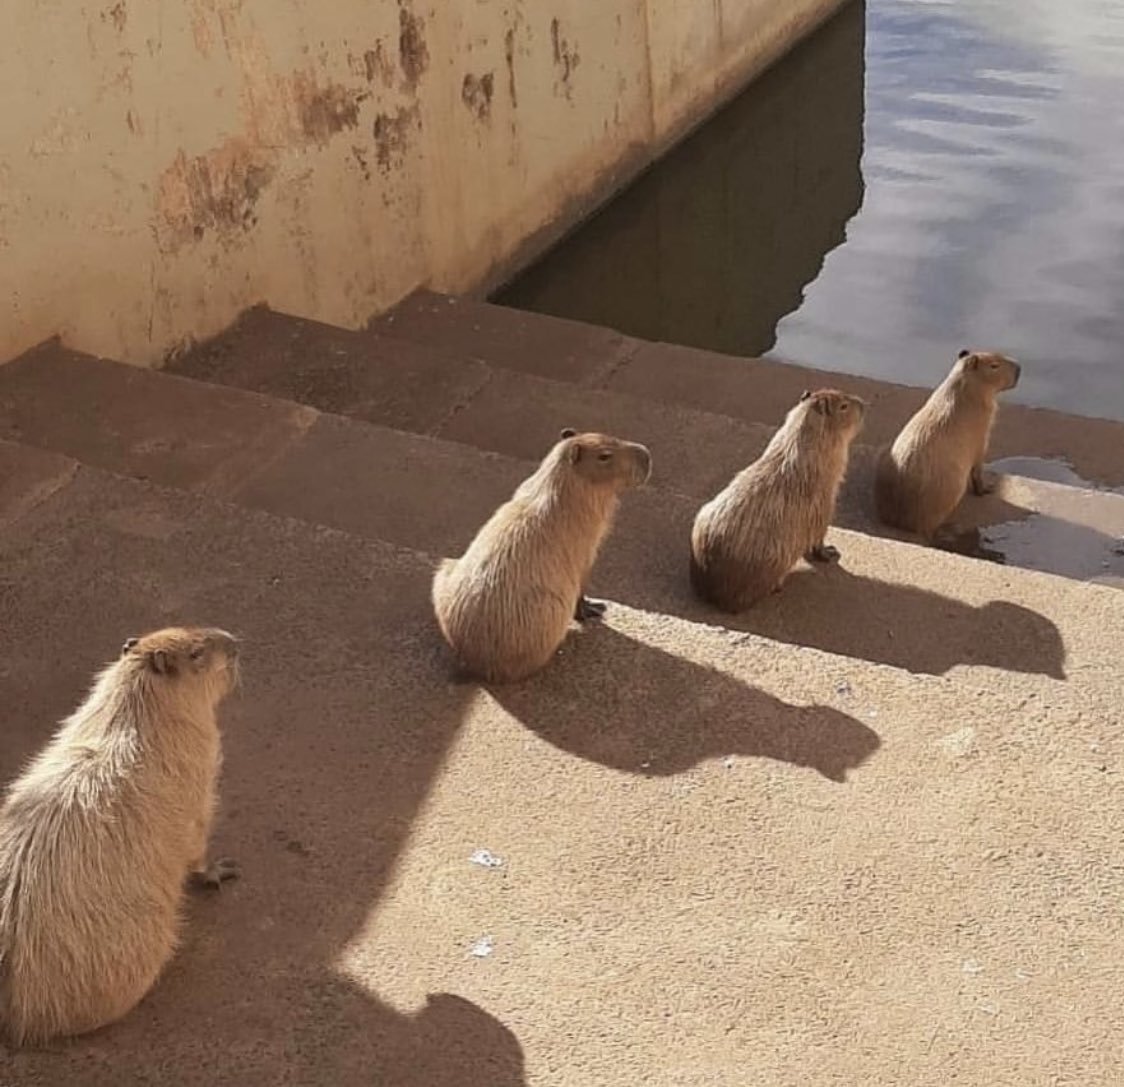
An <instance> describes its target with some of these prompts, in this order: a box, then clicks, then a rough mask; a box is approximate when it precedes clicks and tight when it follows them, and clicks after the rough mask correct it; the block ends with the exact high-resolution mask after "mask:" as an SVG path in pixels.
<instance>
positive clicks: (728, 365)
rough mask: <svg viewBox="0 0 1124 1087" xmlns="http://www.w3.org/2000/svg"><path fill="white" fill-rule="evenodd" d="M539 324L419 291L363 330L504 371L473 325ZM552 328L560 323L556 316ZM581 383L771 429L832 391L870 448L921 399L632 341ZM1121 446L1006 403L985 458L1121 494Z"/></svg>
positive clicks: (1071, 419) (1103, 426) (1049, 414)
mask: <svg viewBox="0 0 1124 1087" xmlns="http://www.w3.org/2000/svg"><path fill="white" fill-rule="evenodd" d="M484 314H486V315H487V316H484ZM427 315H428V317H427ZM542 319H543V318H541V317H540V316H539V315H537V314H530V313H522V312H519V311H517V310H508V309H505V308H504V307H501V306H490V305H488V304H487V303H482V302H476V301H472V300H468V299H456V300H454V301H450V300H449V299H448V298H447V297H445V296H443V295H438V294H434V293H431V292H427V291H417V292H415V293H414V294H413V295H410V296H409V297H408V298H406V299H404V300H403V301H402V302H400V303H399V304H398V306H396V307H394V308H393V309H391V310H390V311H389V312H388V313H386V314H384V315H383V316H382V317H381V318H379V319H377V320H375V321H373V322H371V324H370V326H369V327H370V328H371V329H372V331H374V332H376V333H377V334H379V335H380V336H394V337H400V338H402V339H404V340H407V341H409V342H412V343H415V344H421V343H424V344H426V345H428V346H430V347H434V348H436V349H438V350H441V349H451V348H453V345H459V347H458V348H457V349H459V350H460V352H461V353H462V354H464V355H467V356H469V357H472V358H475V359H478V360H479V361H483V362H495V363H496V365H504V366H510V365H511V364H512V363H511V361H510V360H505V361H502V362H501V361H499V360H495V359H492V358H491V357H490V356H489V353H488V339H486V338H484V337H481V336H478V335H477V334H476V333H475V332H474V328H475V326H476V325H478V324H481V325H482V324H484V323H485V322H487V323H488V325H489V327H490V328H491V329H492V332H491V338H493V339H494V338H495V336H496V335H497V334H498V329H499V328H501V327H503V325H504V324H505V323H506V324H507V325H508V327H510V328H511V329H513V330H514V329H518V328H520V327H521V326H523V325H526V324H532V323H534V322H537V321H539V320H542ZM551 320H552V321H556V322H562V318H557V317H555V318H551ZM563 323H564V322H563ZM575 323H576V322H575ZM963 346H965V345H964V344H961V343H950V344H949V352H948V357H947V358H934V359H933V360H932V368H933V381H932V384H933V385H934V386H935V385H937V384H938V383H939V382H940V381H941V380H943V378H944V377H945V375H946V374H947V372H948V368H949V367H950V366H951V365H952V361H953V358H954V356H955V354H956V351H957V350H959V348H961V347H963ZM968 346H972V345H968ZM534 372H535V373H537V374H539V375H540V376H550V377H552V378H555V379H556V380H560V381H572V380H575V379H576V376H575V375H573V374H572V373H571V371H570V368H569V367H568V366H559V367H558V368H557V369H555V370H553V371H549V373H548V371H547V370H546V369H545V367H543V365H542V364H541V362H540V363H539V364H537V365H536V369H535V371H534ZM588 383H589V384H592V385H593V386H595V387H597V388H604V389H607V390H609V391H613V392H619V393H626V394H631V395H634V396H639V397H644V398H646V399H651V400H660V401H664V402H666V403H671V404H678V405H680V406H681V407H685V408H692V409H695V410H698V411H703V412H714V413H720V414H723V415H729V416H733V417H735V418H738V419H742V420H743V421H746V422H751V423H767V424H770V425H774V426H775V425H776V422H777V421H778V420H780V419H782V418H783V417H784V413H785V412H786V411H787V410H788V409H789V408H790V407H791V406H792V405H793V403H795V401H796V399H797V397H799V395H800V393H801V392H802V391H803V390H804V389H806V388H818V387H820V386H823V385H833V386H838V387H841V388H844V389H847V390H849V391H851V392H854V393H856V394H858V395H859V396H862V397H863V398H864V399H867V400H868V401H870V403H871V405H872V410H871V412H870V413H869V416H868V419H867V424H866V427H865V428H864V435H863V442H864V444H867V445H872V446H878V445H880V444H882V443H884V442H886V441H889V440H890V439H892V438H893V436H894V435H895V434H896V433H897V432H898V430H899V429H900V428H901V426H902V425H903V424H904V423H905V421H906V420H907V419H908V418H909V416H910V415H911V414H912V413H913V412H914V411H916V410H917V408H918V407H919V406H920V405H921V404H922V403H923V402H924V400H925V398H926V397H927V396H928V393H929V390H923V389H918V388H913V387H910V386H905V385H895V384H892V383H889V382H881V381H874V380H871V379H870V378H863V377H855V376H851V375H848V374H840V373H832V372H829V371H825V370H814V369H811V368H809V367H805V366H799V365H796V364H795V363H788V362H778V361H774V360H771V359H769V360H766V359H747V358H740V357H736V356H732V355H721V354H717V353H715V352H712V351H702V350H698V349H695V348H691V347H682V346H679V345H676V344H665V343H647V342H642V341H637V348H636V350H635V351H634V352H633V353H632V354H630V355H628V357H627V358H625V359H624V360H623V361H621V362H619V363H618V364H617V365H615V366H614V365H612V363H611V361H609V360H606V369H605V370H603V371H602V372H600V373H599V374H598V375H597V376H595V377H594V378H592V379H590V380H589V382H588ZM1121 448H1124V424H1121V423H1117V422H1114V421H1112V420H1108V419H1090V418H1085V417H1079V416H1073V415H1067V414H1064V413H1062V412H1055V411H1048V410H1045V409H1042V408H1030V407H1025V406H1023V405H1020V404H1011V403H1007V404H1004V406H1003V408H1002V410H1001V411H1000V414H999V419H998V422H997V424H996V428H995V434H994V437H993V442H992V449H991V453H992V456H994V457H997V458H998V457H1008V456H1034V457H1047V458H1056V459H1062V460H1066V461H1068V462H1069V463H1070V464H1071V465H1072V467H1073V468H1074V470H1075V471H1076V472H1078V474H1079V475H1081V476H1082V477H1083V478H1084V479H1087V480H1090V481H1092V482H1094V483H1098V484H1107V485H1110V486H1120V485H1122V484H1124V460H1122V459H1121V457H1120V454H1119V450H1120V449H1121Z"/></svg>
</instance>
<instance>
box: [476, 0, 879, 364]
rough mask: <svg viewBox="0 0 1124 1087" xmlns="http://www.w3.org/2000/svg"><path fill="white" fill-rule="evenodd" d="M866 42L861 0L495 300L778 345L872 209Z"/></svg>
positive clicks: (707, 342) (675, 333) (642, 327)
mask: <svg viewBox="0 0 1124 1087" xmlns="http://www.w3.org/2000/svg"><path fill="white" fill-rule="evenodd" d="M863 40H864V5H863V4H862V3H855V4H851V5H849V6H848V7H847V8H845V9H844V10H843V11H842V12H840V14H839V15H837V16H836V17H835V18H833V19H832V20H831V21H830V22H829V23H828V24H827V25H825V26H824V27H823V28H822V29H821V30H820V31H818V32H817V33H816V34H815V35H814V37H812V38H810V39H809V40H808V41H807V42H806V43H805V44H804V45H802V46H801V47H800V48H799V49H797V50H796V51H795V52H794V53H792V54H790V55H789V56H788V57H787V58H785V59H784V60H783V61H781V62H780V63H779V64H778V65H776V66H775V67H774V68H772V69H771V70H770V71H768V72H767V73H765V75H764V76H762V77H761V78H760V79H759V80H757V81H756V82H755V83H754V84H753V85H752V86H751V87H750V88H749V90H748V91H746V92H745V93H743V94H742V95H741V96H740V97H739V98H738V99H737V100H736V101H734V102H733V103H732V104H731V105H730V106H729V107H727V108H726V109H725V110H724V111H723V112H722V113H720V114H719V115H718V116H716V117H715V118H713V119H712V120H711V121H710V122H708V124H707V125H706V126H705V128H703V129H701V130H700V131H699V132H697V133H696V134H695V135H694V136H692V137H691V138H690V139H689V140H687V141H685V142H684V143H683V144H681V145H680V146H679V147H678V148H676V149H675V150H673V151H672V152H671V153H670V154H669V155H668V156H667V157H666V158H664V159H663V160H662V161H661V162H660V163H659V164H658V165H657V167H656V168H655V169H653V170H652V171H650V172H649V173H648V174H646V175H645V176H644V177H642V178H641V179H640V180H639V181H638V182H637V183H636V184H635V185H634V186H632V188H631V189H629V190H628V191H627V192H626V193H624V194H623V195H622V196H620V197H619V198H618V199H617V200H616V201H614V202H613V203H612V204H610V205H609V206H608V207H606V208H605V209H604V210H603V211H601V212H600V213H599V214H598V215H597V216H596V217H595V218H594V219H592V220H591V221H590V222H588V223H587V224H586V225H585V226H584V227H583V228H582V229H581V230H580V231H578V232H577V233H575V234H574V235H572V236H571V237H570V238H569V239H568V240H566V241H565V242H563V243H562V244H561V245H560V246H558V247H557V248H556V249H554V250H553V251H552V252H551V253H549V254H548V255H547V256H546V257H545V258H544V259H543V260H542V261H540V262H539V263H538V264H537V265H535V266H534V267H532V268H531V269H529V270H528V271H527V272H525V273H524V274H523V275H522V276H521V277H519V279H517V280H516V281H515V282H514V283H512V284H510V285H509V286H508V287H507V288H506V289H504V290H502V291H500V292H499V293H498V294H497V296H496V297H495V298H494V301H497V302H501V303H503V304H505V305H511V306H518V307H520V308H523V309H529V310H534V311H537V312H541V313H550V314H554V315H556V316H561V317H571V318H575V319H578V320H584V321H590V322H593V323H596V324H603V325H609V326H612V327H614V328H618V329H620V330H621V331H623V332H626V333H629V334H631V335H634V336H641V337H644V338H646V339H653V340H666V341H671V342H674V343H682V344H690V345H693V346H698V347H708V348H711V349H714V350H719V351H726V352H730V353H732V354H741V355H758V354H761V353H763V352H765V351H767V350H769V349H770V348H771V347H772V346H773V343H774V330H775V328H776V325H777V322H778V320H779V319H780V318H781V317H783V316H784V315H785V314H786V313H788V312H790V311H791V310H793V309H795V308H796V307H797V306H799V305H800V302H801V299H802V297H803V289H804V287H805V286H806V285H807V284H808V283H809V282H810V281H811V280H813V279H814V278H815V277H816V276H817V275H818V274H819V271H820V268H821V267H822V265H823V260H824V256H825V254H827V253H828V252H829V251H830V250H831V249H833V248H834V247H835V246H837V245H839V244H840V243H841V242H842V241H843V240H844V237H845V228H846V223H847V220H848V219H850V218H851V217H852V216H853V215H854V214H855V213H856V212H857V211H858V209H859V207H860V206H861V204H862V199H863V178H862V172H861V169H860V159H861V156H862V132H863Z"/></svg>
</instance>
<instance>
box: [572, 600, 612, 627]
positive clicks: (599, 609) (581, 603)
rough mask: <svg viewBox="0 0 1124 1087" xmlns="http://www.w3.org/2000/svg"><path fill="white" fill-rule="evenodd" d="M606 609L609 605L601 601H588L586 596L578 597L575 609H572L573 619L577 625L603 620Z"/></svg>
mask: <svg viewBox="0 0 1124 1087" xmlns="http://www.w3.org/2000/svg"><path fill="white" fill-rule="evenodd" d="M608 607H609V605H608V604H606V603H605V602H604V601H602V600H590V599H589V597H587V596H579V597H578V604H577V607H576V608H574V618H575V619H576V620H577V621H578V622H579V623H585V622H588V621H589V620H594V621H596V620H597V619H604V618H605V612H606V611H607V610H608Z"/></svg>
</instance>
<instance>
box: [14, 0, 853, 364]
mask: <svg viewBox="0 0 1124 1087" xmlns="http://www.w3.org/2000/svg"><path fill="white" fill-rule="evenodd" d="M700 2H701V0H700ZM842 2H843V0H723V3H722V4H721V5H718V4H717V3H715V2H714V0H711V4H712V7H708V9H707V10H709V11H711V15H705V14H702V15H700V14H699V12H700V10H701V9H699V8H696V7H694V6H693V5H676V4H659V3H656V0H599V2H598V3H596V4H588V5H582V4H571V5H568V6H566V7H565V8H563V9H559V8H558V6H557V5H556V4H550V3H547V2H546V0H516V2H514V3H505V4H487V3H483V2H474V3H469V4H445V3H440V2H438V0H334V2H333V3H332V4H323V3H314V2H313V0H290V2H288V3H286V4H284V5H278V4H276V3H275V2H274V0H186V3H184V4H182V5H179V6H178V7H175V6H174V5H173V7H174V8H175V10H174V11H173V8H172V7H169V6H168V5H151V4H148V5H144V4H141V3H139V2H138V0H99V3H98V4H96V5H87V6H85V7H83V6H81V5H79V6H78V7H74V6H73V5H71V6H68V5H62V4H41V5H38V6H35V5H32V6H31V8H32V10H24V9H25V8H26V7H27V6H26V5H25V6H23V7H21V6H20V5H15V7H14V9H13V11H15V10H16V9H19V11H20V12H23V14H22V15H20V14H19V13H18V12H17V13H16V24H15V31H14V33H16V36H17V38H18V39H19V40H20V41H21V42H23V43H24V44H23V45H21V49H20V53H19V56H20V57H22V58H24V60H21V61H20V63H21V64H25V71H24V70H21V69H20V67H19V65H18V64H17V65H16V66H15V68H14V70H13V71H14V75H13V73H12V72H10V73H9V76H10V79H12V78H14V79H15V80H17V82H16V83H13V87H15V88H16V89H17V91H18V90H19V87H20V83H19V82H18V81H20V80H22V86H23V90H22V91H21V92H20V93H17V94H16V100H15V101H13V102H11V103H9V105H10V107H11V108H10V109H9V115H10V116H9V118H8V124H6V125H5V126H3V127H4V131H3V132H2V133H0V250H2V251H3V253H4V257H5V259H4V260H3V261H0V362H2V361H4V360H5V359H7V358H10V357H12V355H14V354H16V353H18V352H19V351H20V350H23V349H24V348H26V347H27V346H30V345H31V344H33V343H36V342H39V341H41V340H43V339H45V338H47V337H49V336H51V335H54V334H56V333H61V334H62V335H63V336H64V338H65V339H66V342H68V343H69V344H71V345H73V346H75V347H78V348H80V349H83V350H90V351H93V352H94V353H96V354H105V355H110V356H113V357H118V358H123V359H125V360H127V361H133V362H146V363H151V362H156V361H158V360H159V359H160V358H161V357H163V355H164V354H165V353H166V351H167V350H168V349H169V347H170V346H172V345H174V344H176V343H179V342H182V341H185V340H187V339H190V338H191V337H200V336H206V335H210V334H212V333H214V332H216V331H218V329H219V328H221V327H222V326H223V325H225V324H226V323H227V322H229V321H230V320H231V319H232V318H233V317H234V316H235V315H236V314H237V313H238V312H239V311H240V310H241V309H243V308H244V307H245V306H247V305H250V304H253V303H255V302H258V301H261V300H263V299H268V300H269V302H270V303H271V304H273V305H275V306H277V307H278V308H285V309H289V310H292V311H295V312H300V313H304V314H307V315H309V316H316V317H318V318H319V319H321V320H328V321H334V322H336V323H340V324H352V325H358V324H360V323H362V322H363V321H364V320H365V319H366V318H368V317H369V316H371V315H372V314H373V313H375V312H377V311H378V309H379V308H380V307H384V306H387V305H390V304H392V303H393V302H394V301H396V300H397V299H398V298H400V297H401V296H402V295H403V294H405V293H407V292H408V291H409V290H411V289H412V288H413V287H415V286H417V285H418V284H419V283H422V282H426V283H429V284H430V285H432V286H434V287H435V288H437V289H442V290H450V291H454V292H457V291H463V290H475V289H479V288H481V287H482V286H484V285H485V284H487V283H494V282H495V281H496V279H497V278H503V277H506V275H507V274H509V273H510V271H511V270H513V268H514V266H515V265H517V264H522V263H524V262H525V261H526V260H528V259H531V258H532V257H534V256H536V255H538V253H539V252H540V251H541V249H542V247H543V246H544V245H546V244H548V243H549V242H550V241H553V240H554V239H555V238H556V237H557V236H558V235H559V234H560V233H561V232H563V231H564V230H565V229H566V228H568V227H569V226H572V225H573V223H574V221H575V219H576V218H578V217H580V216H581V215H583V214H586V213H587V212H588V211H589V210H590V209H591V208H592V207H593V206H594V204H595V203H596V202H597V200H598V199H600V198H601V197H603V196H604V195H606V194H607V192H608V191H609V190H610V189H611V188H613V187H615V186H617V185H618V184H620V182H621V181H622V180H624V178H625V177H626V176H627V175H629V174H631V173H632V172H634V170H636V169H639V167H640V166H642V165H646V164H647V162H648V161H650V159H651V157H652V156H654V155H655V154H657V153H659V152H660V151H662V150H663V149H664V146H662V143H661V141H664V140H665V139H667V138H668V133H669V132H671V131H672V130H673V129H674V127H675V126H676V125H677V124H679V123H680V122H681V121H682V120H683V118H684V116H685V115H686V113H688V112H691V111H693V113H692V119H693V120H697V119H698V118H699V116H700V114H699V113H698V110H701V109H703V108H705V107H706V106H707V105H708V104H709V105H713V104H715V101H714V100H713V94H711V92H709V91H708V92H706V93H701V92H700V93H698V94H697V95H695V96H694V97H693V98H691V99H690V100H688V99H685V98H682V97H681V98H675V97H674V95H669V94H668V92H667V88H668V87H669V86H670V87H673V88H674V87H676V86H695V85H699V84H700V83H706V84H707V86H711V87H718V86H723V87H731V86H732V85H733V82H735V81H736V80H737V79H740V78H741V77H742V76H743V75H744V74H745V73H748V71H749V70H750V69H751V68H752V67H753V66H754V65H755V64H756V63H758V61H759V59H760V57H761V56H763V55H767V54H768V58H767V59H772V56H775V55H776V51H777V50H779V49H782V48H783V45H784V43H785V42H786V41H790V40H792V36H793V35H794V34H795V32H794V31H793V27H795V26H796V25H797V22H798V18H799V19H803V22H802V23H800V26H799V32H800V33H801V34H802V33H803V32H804V31H805V30H806V29H808V28H809V27H810V26H811V25H813V24H814V22H815V21H816V19H817V18H818V17H819V16H820V15H825V14H827V13H828V12H829V11H831V10H833V9H834V8H836V7H838V6H839V5H840V4H841V3H842ZM688 8H690V10H689V11H688ZM719 14H720V15H721V19H722V24H723V26H726V25H727V24H728V25H729V26H731V27H732V26H737V27H738V33H736V34H734V33H730V34H725V33H724V32H723V31H722V30H721V28H720V27H719V26H718V23H717V20H718V19H719ZM708 20H709V21H708ZM731 20H734V21H731ZM696 24H705V27H706V28H707V33H708V34H710V35H711V39H713V42H714V43H715V44H714V48H713V51H712V52H710V53H706V54H705V55H704V54H701V53H699V54H696V53H684V52H683V50H682V49H679V48H678V47H675V43H678V42H681V41H682V40H684V26H687V27H691V26H695V25H696ZM708 40H710V39H708ZM578 42H580V43H581V46H580V55H579V46H578V44H577V43H578ZM771 50H772V51H773V52H772V53H771V54H770V51H771ZM41 57H48V58H50V57H54V58H56V59H57V58H59V57H65V58H66V63H65V64H55V65H53V66H48V65H46V64H43V63H40V62H39V61H37V60H35V59H26V58H41ZM704 57H705V63H704ZM684 73H685V75H684ZM700 73H703V74H705V76H706V79H704V80H700V79H699V78H698V76H699V74H700ZM430 84H432V85H430ZM696 99H697V100H698V104H697V105H696ZM683 103H686V107H684V105H683ZM78 179H80V181H81V184H78V183H76V181H77V180H78Z"/></svg>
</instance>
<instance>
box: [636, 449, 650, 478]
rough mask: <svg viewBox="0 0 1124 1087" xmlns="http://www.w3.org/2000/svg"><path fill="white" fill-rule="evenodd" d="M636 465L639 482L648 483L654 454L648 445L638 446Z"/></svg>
mask: <svg viewBox="0 0 1124 1087" xmlns="http://www.w3.org/2000/svg"><path fill="white" fill-rule="evenodd" d="M636 465H637V467H636V480H637V483H647V482H648V480H649V479H650V478H651V475H652V454H651V453H650V452H648V449H647V447H646V446H643V445H637V446H636Z"/></svg>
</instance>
